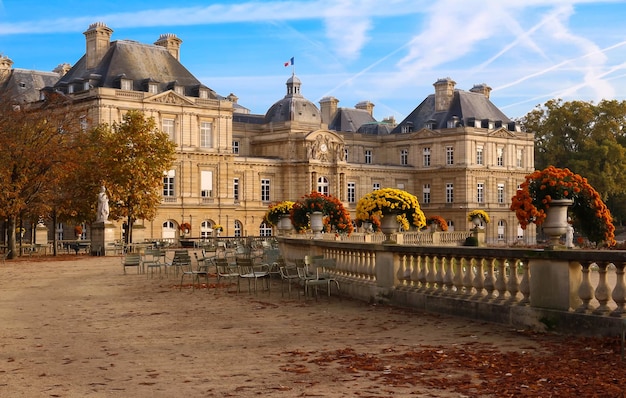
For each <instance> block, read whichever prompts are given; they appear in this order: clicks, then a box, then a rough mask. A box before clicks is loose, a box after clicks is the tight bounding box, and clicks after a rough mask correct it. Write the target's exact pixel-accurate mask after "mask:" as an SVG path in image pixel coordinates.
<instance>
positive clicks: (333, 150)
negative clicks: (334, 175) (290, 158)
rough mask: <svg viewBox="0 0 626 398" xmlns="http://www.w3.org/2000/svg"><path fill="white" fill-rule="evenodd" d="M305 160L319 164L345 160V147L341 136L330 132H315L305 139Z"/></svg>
mask: <svg viewBox="0 0 626 398" xmlns="http://www.w3.org/2000/svg"><path fill="white" fill-rule="evenodd" d="M305 143H306V152H307V159H309V160H319V161H321V162H330V163H336V162H342V161H344V160H345V145H344V142H343V139H342V138H341V136H339V135H337V134H336V133H334V132H332V131H330V130H317V131H314V132H312V133H310V134H309V135H307V136H306V138H305Z"/></svg>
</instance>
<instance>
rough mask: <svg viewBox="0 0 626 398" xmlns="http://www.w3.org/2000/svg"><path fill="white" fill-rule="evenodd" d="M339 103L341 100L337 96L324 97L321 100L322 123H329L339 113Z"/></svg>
mask: <svg viewBox="0 0 626 398" xmlns="http://www.w3.org/2000/svg"><path fill="white" fill-rule="evenodd" d="M338 103H339V100H338V99H337V98H335V97H324V98H322V99H321V100H320V109H321V115H322V123H326V124H327V125H328V124H329V123H330V122H331V121H332V118H333V116H335V113H337V104H338Z"/></svg>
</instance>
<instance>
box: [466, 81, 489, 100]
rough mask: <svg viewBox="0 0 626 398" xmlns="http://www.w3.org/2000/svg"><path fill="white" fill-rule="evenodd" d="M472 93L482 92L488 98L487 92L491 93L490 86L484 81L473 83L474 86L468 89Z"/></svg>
mask: <svg viewBox="0 0 626 398" xmlns="http://www.w3.org/2000/svg"><path fill="white" fill-rule="evenodd" d="M470 91H471V92H472V93H478V94H482V95H484V96H485V97H487V99H489V94H490V93H491V87H489V86H488V85H487V84H486V83H481V84H474V87H472V88H471V89H470Z"/></svg>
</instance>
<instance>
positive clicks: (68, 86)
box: [67, 84, 74, 94]
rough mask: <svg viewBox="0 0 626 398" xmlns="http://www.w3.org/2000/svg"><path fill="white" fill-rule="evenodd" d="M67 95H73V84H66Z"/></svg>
mask: <svg viewBox="0 0 626 398" xmlns="http://www.w3.org/2000/svg"><path fill="white" fill-rule="evenodd" d="M67 93H68V94H72V93H74V85H73V84H68V85H67Z"/></svg>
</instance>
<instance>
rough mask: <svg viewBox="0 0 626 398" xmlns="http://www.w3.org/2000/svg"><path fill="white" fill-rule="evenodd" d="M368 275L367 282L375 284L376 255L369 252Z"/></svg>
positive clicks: (366, 276)
mask: <svg viewBox="0 0 626 398" xmlns="http://www.w3.org/2000/svg"><path fill="white" fill-rule="evenodd" d="M366 270H367V273H366V274H365V282H374V281H375V280H376V253H374V252H367V268H366Z"/></svg>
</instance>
